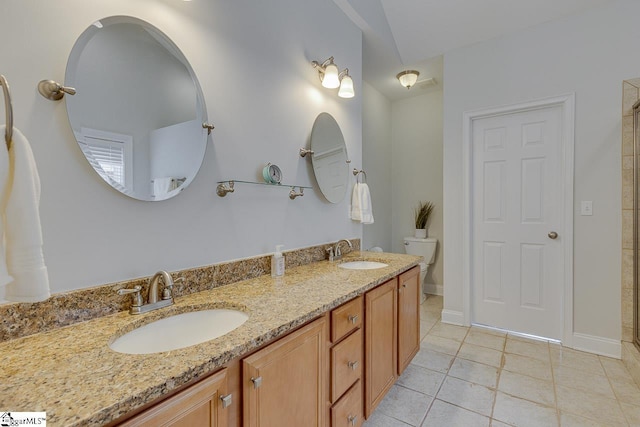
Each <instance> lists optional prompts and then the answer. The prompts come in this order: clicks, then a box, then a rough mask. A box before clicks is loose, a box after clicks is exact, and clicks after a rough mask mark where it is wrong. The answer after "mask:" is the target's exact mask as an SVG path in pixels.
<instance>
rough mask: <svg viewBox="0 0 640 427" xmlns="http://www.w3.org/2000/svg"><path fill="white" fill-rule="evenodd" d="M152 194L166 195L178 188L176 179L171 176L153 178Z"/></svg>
mask: <svg viewBox="0 0 640 427" xmlns="http://www.w3.org/2000/svg"><path fill="white" fill-rule="evenodd" d="M152 181H153V195H154V196H155V197H161V196H166V195H167V194H168V193H169V192H171V191H173V190H175V189H176V188H178V185H179V183H178V180H177V179H176V178H174V177H172V176H166V177H163V178H154V179H153V180H152Z"/></svg>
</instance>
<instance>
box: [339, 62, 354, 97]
mask: <svg viewBox="0 0 640 427" xmlns="http://www.w3.org/2000/svg"><path fill="white" fill-rule="evenodd" d="M338 77H339V79H340V90H338V96H339V97H340V98H353V97H354V96H355V92H354V91H353V79H352V78H351V76H350V75H349V69H348V68H345V69H344V71H342V72H341V73H340V74H339V75H338Z"/></svg>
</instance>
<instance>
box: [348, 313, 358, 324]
mask: <svg viewBox="0 0 640 427" xmlns="http://www.w3.org/2000/svg"><path fill="white" fill-rule="evenodd" d="M357 321H358V315H357V314H350V315H349V322H351V323H353V324H354V325H355V324H356V322H357Z"/></svg>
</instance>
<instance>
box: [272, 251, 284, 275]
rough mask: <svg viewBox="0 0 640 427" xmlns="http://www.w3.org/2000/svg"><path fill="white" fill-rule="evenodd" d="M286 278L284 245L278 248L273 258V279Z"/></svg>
mask: <svg viewBox="0 0 640 427" xmlns="http://www.w3.org/2000/svg"><path fill="white" fill-rule="evenodd" d="M281 276H284V255H282V245H277V246H276V253H275V254H273V257H271V277H281Z"/></svg>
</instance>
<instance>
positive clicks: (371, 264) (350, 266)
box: [338, 261, 389, 270]
mask: <svg viewBox="0 0 640 427" xmlns="http://www.w3.org/2000/svg"><path fill="white" fill-rule="evenodd" d="M388 266H389V264H385V263H383V262H376V261H351V262H343V263H342V264H338V267H340V268H346V269H347V270H374V269H376V268H383V267H388Z"/></svg>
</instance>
